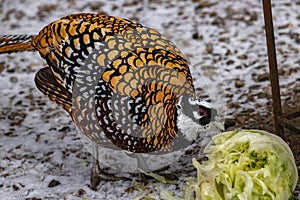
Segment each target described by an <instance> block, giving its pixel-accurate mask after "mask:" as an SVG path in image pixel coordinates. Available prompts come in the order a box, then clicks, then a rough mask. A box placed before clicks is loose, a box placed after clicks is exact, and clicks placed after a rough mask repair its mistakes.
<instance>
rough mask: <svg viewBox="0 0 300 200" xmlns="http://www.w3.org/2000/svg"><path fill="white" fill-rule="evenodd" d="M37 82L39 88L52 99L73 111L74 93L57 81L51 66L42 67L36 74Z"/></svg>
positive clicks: (67, 109)
mask: <svg viewBox="0 0 300 200" xmlns="http://www.w3.org/2000/svg"><path fill="white" fill-rule="evenodd" d="M34 80H35V84H36V86H37V88H38V89H39V90H40V91H41V92H42V93H43V94H44V95H46V96H47V97H49V98H50V100H52V101H54V102H55V103H56V104H58V105H59V106H60V107H62V108H64V109H65V110H66V111H67V112H68V113H71V108H72V94H71V93H70V92H68V91H67V90H66V88H64V87H63V86H62V85H61V84H59V83H58V82H57V81H56V78H55V77H54V75H53V73H52V71H51V68H49V67H47V68H43V69H40V70H39V71H38V72H37V73H36V75H35V79H34Z"/></svg>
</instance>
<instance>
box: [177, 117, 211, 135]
mask: <svg viewBox="0 0 300 200" xmlns="http://www.w3.org/2000/svg"><path fill="white" fill-rule="evenodd" d="M177 126H178V128H179V129H180V131H181V132H182V134H183V135H184V137H185V138H186V139H187V140H188V141H193V140H196V139H197V138H198V136H199V134H200V132H201V131H204V130H205V129H204V128H203V127H202V126H200V125H199V124H197V123H195V122H194V121H193V120H192V119H191V118H189V117H188V116H186V115H185V114H183V113H180V114H179V115H178V119H177Z"/></svg>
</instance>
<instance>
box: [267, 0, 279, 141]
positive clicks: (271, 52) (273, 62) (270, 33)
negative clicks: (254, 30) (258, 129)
mask: <svg viewBox="0 0 300 200" xmlns="http://www.w3.org/2000/svg"><path fill="white" fill-rule="evenodd" d="M262 3H263V10H264V20H265V29H266V40H267V49H268V60H269V69H270V81H271V87H272V99H273V113H274V128H275V133H276V134H277V135H279V136H280V137H282V138H284V128H283V126H282V125H281V124H280V122H279V120H280V117H281V115H282V108H281V99H280V87H279V81H278V69H277V58H276V47H275V39H274V28H273V20H272V7H271V0H262Z"/></svg>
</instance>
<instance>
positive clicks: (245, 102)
mask: <svg viewBox="0 0 300 200" xmlns="http://www.w3.org/2000/svg"><path fill="white" fill-rule="evenodd" d="M299 9H300V1H298V0H296V1H295V0H285V1H279V0H274V2H273V15H274V26H275V36H276V44H277V48H278V55H277V57H278V66H279V73H280V84H281V87H282V100H283V105H284V106H283V107H284V109H285V110H292V109H293V108H295V107H296V106H299V105H300V103H299V102H300V77H299V73H300V67H299V65H300V56H299V51H300V14H299V12H298V11H299ZM79 12H93V13H106V14H109V15H115V16H121V17H124V18H127V19H131V20H134V21H138V22H140V23H142V24H144V25H146V26H149V27H154V28H157V29H159V30H162V32H166V33H167V34H168V35H169V38H170V39H171V40H173V41H174V42H175V43H176V44H178V46H179V47H180V49H181V50H182V51H183V52H184V53H185V55H186V56H187V57H189V58H190V59H191V62H192V63H193V66H191V68H192V72H193V77H194V78H195V81H197V80H200V78H201V77H200V76H199V74H198V72H200V73H201V76H202V78H204V79H205V80H206V83H207V85H208V86H213V87H212V88H211V90H212V91H211V92H212V93H214V95H217V94H222V95H225V96H226V98H223V99H222V98H221V101H222V104H220V105H222V114H223V115H224V116H225V117H226V119H227V120H228V125H229V126H230V129H233V128H236V127H239V128H263V129H267V130H272V128H271V127H272V116H271V102H270V99H271V90H270V83H269V81H268V67H267V53H266V44H265V35H264V23H263V15H262V5H261V2H260V1H259V0H242V1H234V0H228V1H217V0H203V1H202V0H201V1H196V0H188V1H180V0H174V1H172V0H155V1H150V0H141V1H138V0H130V1H125V0H122V1H120V0H111V1H75V0H69V1H58V0H52V1H49V0H48V1H46V0H40V1H29V0H19V1H11V0H1V4H0V20H1V22H0V23H1V30H0V35H4V34H36V33H38V31H39V30H40V29H41V28H43V27H44V26H45V25H47V24H49V23H50V22H52V21H54V20H57V19H59V18H61V17H63V16H65V15H68V14H72V13H79ZM44 66H45V62H44V60H42V59H41V58H40V56H39V55H38V53H36V52H24V53H20V54H10V55H0V99H1V101H0V197H1V198H2V199H111V200H113V199H119V200H120V199H133V198H134V197H135V196H136V195H138V193H139V190H138V189H134V190H133V191H131V190H130V189H128V188H131V186H132V185H134V183H135V180H133V181H121V180H120V181H117V182H102V183H100V186H99V187H98V191H96V192H95V191H93V190H91V189H90V188H89V178H90V167H91V160H92V157H91V155H90V153H89V152H87V151H86V150H85V149H84V147H83V144H82V142H81V140H80V137H79V136H78V132H77V130H76V129H75V127H74V125H73V123H72V121H71V119H70V118H69V116H68V115H67V113H66V112H64V111H63V110H62V109H60V108H59V107H58V106H56V105H55V104H54V103H53V102H50V101H49V100H48V99H47V98H46V97H44V96H43V95H42V94H41V93H40V92H39V91H38V90H37V89H36V88H35V84H34V81H33V80H34V75H35V72H36V71H37V70H38V69H39V68H41V67H44ZM201 80H202V79H201ZM220 85H221V86H222V87H220ZM216 87H218V88H221V92H220V91H219V90H220V89H219V90H215V89H214V88H216ZM216 91H217V92H216ZM201 92H205V91H201V90H200V89H199V94H200V95H201ZM219 92H220V93H219ZM217 96H218V95H217ZM224 102H226V104H225V103H224ZM225 111H226V112H225ZM198 152H199V147H197V146H196V147H195V148H194V149H193V151H192V150H191V151H188V152H187V153H186V155H184V156H183V157H182V158H181V159H180V160H179V161H177V162H176V163H175V164H174V165H172V166H171V167H170V169H168V170H167V171H166V172H171V173H180V174H181V176H180V178H179V181H178V182H177V183H176V184H170V185H164V184H162V183H156V182H150V183H149V184H148V185H147V186H145V188H142V189H140V190H147V191H148V192H152V193H153V194H152V195H153V196H154V197H155V195H156V194H157V193H156V192H158V191H160V190H162V189H169V190H172V191H176V193H177V194H178V195H180V194H181V193H180V191H181V187H182V184H183V183H184V179H185V178H186V177H188V176H192V175H193V176H195V170H194V169H193V167H192V165H191V159H192V157H195V156H198ZM111 172H112V173H115V174H117V175H120V176H121V175H126V174H124V173H119V172H115V171H111ZM126 176H128V175H126ZM132 177H134V176H132ZM135 188H138V187H137V186H136V185H135ZM155 198H156V199H159V197H157V196H156V197H155ZM137 199H138V198H137Z"/></svg>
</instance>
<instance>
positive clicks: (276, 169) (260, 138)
mask: <svg viewBox="0 0 300 200" xmlns="http://www.w3.org/2000/svg"><path fill="white" fill-rule="evenodd" d="M204 153H205V155H206V156H207V157H208V160H206V161H203V162H202V163H199V162H198V161H197V160H196V159H193V165H194V166H195V167H196V168H197V180H196V179H190V180H189V181H188V186H187V187H186V188H185V189H186V193H185V199H194V195H195V194H196V199H201V200H221V199H222V200H223V199H226V200H227V199H228V200H229V199H230V200H235V199H236V200H256V199H257V200H269V199H270V200H288V199H293V190H294V189H295V187H296V184H297V180H298V171H297V167H296V164H295V160H294V157H293V154H292V152H291V150H290V148H289V146H288V145H287V144H286V143H285V142H284V141H283V140H282V139H281V138H280V137H278V136H276V135H274V134H271V133H268V132H266V131H262V130H235V131H228V132H224V133H221V134H219V135H216V136H214V137H213V140H212V141H211V142H210V143H209V144H208V145H207V146H206V148H205V149H204Z"/></svg>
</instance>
